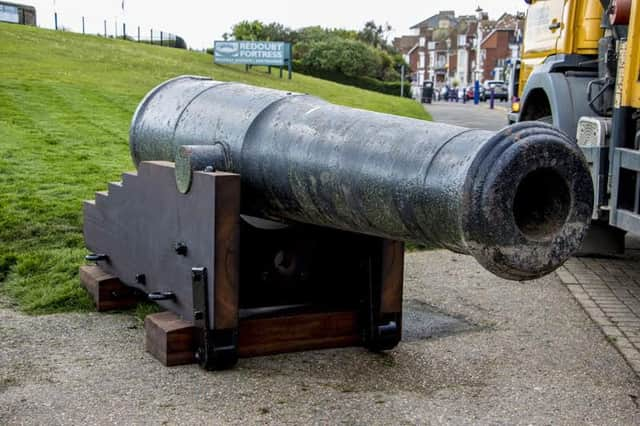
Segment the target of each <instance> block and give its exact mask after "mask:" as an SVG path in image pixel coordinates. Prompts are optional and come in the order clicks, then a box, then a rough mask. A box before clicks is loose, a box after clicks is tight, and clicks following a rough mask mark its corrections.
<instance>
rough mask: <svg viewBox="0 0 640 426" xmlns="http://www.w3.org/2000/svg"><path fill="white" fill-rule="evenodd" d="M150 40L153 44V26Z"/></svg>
mask: <svg viewBox="0 0 640 426" xmlns="http://www.w3.org/2000/svg"><path fill="white" fill-rule="evenodd" d="M149 41H150V42H151V44H153V28H151V39H150V40H149Z"/></svg>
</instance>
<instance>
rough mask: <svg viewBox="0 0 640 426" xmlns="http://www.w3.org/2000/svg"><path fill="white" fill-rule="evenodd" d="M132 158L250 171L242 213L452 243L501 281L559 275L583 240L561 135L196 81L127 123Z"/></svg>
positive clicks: (175, 83)
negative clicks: (490, 127) (493, 128)
mask: <svg viewBox="0 0 640 426" xmlns="http://www.w3.org/2000/svg"><path fill="white" fill-rule="evenodd" d="M130 144H131V153H132V156H133V160H134V162H135V163H136V165H137V164H138V163H139V162H140V161H146V160H166V161H175V163H176V183H177V187H178V189H179V190H180V191H181V192H183V193H185V192H188V191H189V186H190V182H191V173H192V171H193V170H204V169H206V168H212V169H215V170H224V171H231V172H236V173H239V174H240V175H241V182H242V211H243V213H246V214H251V215H257V216H262V217H266V218H270V219H276V220H284V221H295V222H301V223H309V224H315V225H321V226H328V227H333V228H337V229H342V230H348V231H352V232H359V233H365V234H371V235H376V236H380V237H385V238H390V239H395V240H402V241H410V242H414V243H419V244H425V245H427V246H437V247H444V248H447V249H450V250H453V251H456V252H461V253H466V254H470V255H472V256H474V257H475V258H476V259H477V260H478V261H479V262H480V263H481V264H482V265H483V266H484V267H485V268H486V269H488V270H489V271H491V272H493V273H494V274H496V275H499V276H501V277H504V278H508V279H514V280H525V279H532V278H536V277H539V276H542V275H544V274H547V273H549V272H551V271H553V270H554V269H555V268H557V267H558V266H560V265H561V264H562V263H563V262H564V261H565V260H566V259H567V258H568V257H569V256H570V255H571V254H572V253H573V252H574V251H575V250H576V249H577V248H578V247H579V246H580V243H581V241H582V238H583V235H584V232H585V230H586V227H587V224H588V221H589V218H590V216H591V211H592V203H593V187H592V181H591V176H590V174H589V170H588V168H587V165H586V163H585V160H584V158H583V156H582V153H581V151H580V150H579V148H578V147H577V146H576V144H575V143H574V142H572V141H571V140H570V139H569V138H568V137H567V136H566V135H565V134H564V133H562V132H561V131H559V130H557V129H555V128H553V127H551V126H549V125H547V124H543V123H539V122H528V123H519V124H516V125H514V126H510V127H506V128H504V129H502V130H500V131H499V132H497V133H496V132H489V131H484V130H475V129H468V128H463V127H457V126H450V125H445V124H439V123H431V122H427V121H422V120H416V119H411V118H404V117H398V116H394V115H389V114H380V113H375V112H369V111H363V110H358V109H353V108H347V107H342V106H337V105H333V104H331V103H328V102H325V101H323V100H321V99H318V98H316V97H313V96H309V95H305V94H299V93H291V92H283V91H278V90H271V89H264V88H259V87H253V86H248V85H245V84H239V83H226V82H218V81H213V80H210V79H207V78H201V77H190V76H185V77H178V78H175V79H173V80H169V81H167V82H165V83H163V84H161V85H160V86H158V87H156V88H155V89H153V90H152V91H151V92H150V93H149V94H148V95H147V96H146V97H145V99H144V100H143V101H142V103H141V104H140V105H139V107H138V109H137V111H136V113H135V115H134V117H133V122H132V124H131V131H130Z"/></svg>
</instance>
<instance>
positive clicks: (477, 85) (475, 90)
mask: <svg viewBox="0 0 640 426" xmlns="http://www.w3.org/2000/svg"><path fill="white" fill-rule="evenodd" d="M473 103H474V105H478V104H479V103H480V81H478V80H476V82H475V83H474V85H473Z"/></svg>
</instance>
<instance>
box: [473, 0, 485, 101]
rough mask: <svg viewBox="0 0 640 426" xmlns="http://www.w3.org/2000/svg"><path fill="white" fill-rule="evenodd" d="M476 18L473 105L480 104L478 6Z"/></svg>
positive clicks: (480, 66)
mask: <svg viewBox="0 0 640 426" xmlns="http://www.w3.org/2000/svg"><path fill="white" fill-rule="evenodd" d="M476 14H477V17H478V25H477V31H476V70H475V74H476V81H475V83H474V85H473V103H474V104H475V105H478V104H479V103H480V78H481V77H480V76H481V73H482V56H481V55H480V43H481V42H482V28H481V27H480V24H481V22H482V17H483V10H482V8H481V7H480V6H478V8H477V9H476Z"/></svg>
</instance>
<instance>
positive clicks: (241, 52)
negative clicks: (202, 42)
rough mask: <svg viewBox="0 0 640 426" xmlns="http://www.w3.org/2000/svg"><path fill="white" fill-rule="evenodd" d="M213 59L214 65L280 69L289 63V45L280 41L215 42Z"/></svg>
mask: <svg viewBox="0 0 640 426" xmlns="http://www.w3.org/2000/svg"><path fill="white" fill-rule="evenodd" d="M213 58H214V61H215V62H216V64H245V65H269V66H277V67H282V66H286V65H289V64H290V63H291V44H290V43H285V42H282V41H216V42H215V43H214V46H213Z"/></svg>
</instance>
